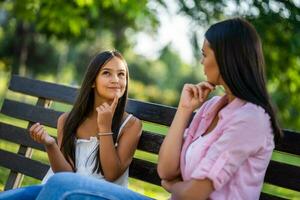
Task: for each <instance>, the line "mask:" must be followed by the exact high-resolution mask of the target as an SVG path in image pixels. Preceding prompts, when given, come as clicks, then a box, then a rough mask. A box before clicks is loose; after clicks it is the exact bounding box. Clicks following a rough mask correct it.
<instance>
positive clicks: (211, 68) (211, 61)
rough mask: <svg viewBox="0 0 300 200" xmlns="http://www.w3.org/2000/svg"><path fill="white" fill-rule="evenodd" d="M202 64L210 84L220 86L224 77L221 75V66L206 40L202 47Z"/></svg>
mask: <svg viewBox="0 0 300 200" xmlns="http://www.w3.org/2000/svg"><path fill="white" fill-rule="evenodd" d="M201 64H202V65H203V66H204V74H205V76H206V79H207V81H208V82H209V83H211V84H213V85H220V84H221V83H222V77H221V75H220V71H219V66H218V64H217V60H216V57H215V53H214V51H213V50H212V49H211V48H210V46H209V43H208V41H207V40H206V39H205V40H204V43H203V47H202V60H201Z"/></svg>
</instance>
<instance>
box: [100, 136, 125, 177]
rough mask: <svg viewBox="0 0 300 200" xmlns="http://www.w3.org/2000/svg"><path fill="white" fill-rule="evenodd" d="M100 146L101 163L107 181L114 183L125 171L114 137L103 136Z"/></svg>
mask: <svg viewBox="0 0 300 200" xmlns="http://www.w3.org/2000/svg"><path fill="white" fill-rule="evenodd" d="M99 141H100V145H99V151H100V152H99V155H100V162H101V166H102V170H103V173H104V174H103V175H104V177H105V179H106V180H108V181H114V180H116V179H117V178H118V177H119V176H120V175H121V173H122V172H123V171H124V169H123V167H122V164H121V161H120V159H119V156H118V154H117V151H116V148H115V145H114V142H113V138H112V136H101V137H100V139H99Z"/></svg>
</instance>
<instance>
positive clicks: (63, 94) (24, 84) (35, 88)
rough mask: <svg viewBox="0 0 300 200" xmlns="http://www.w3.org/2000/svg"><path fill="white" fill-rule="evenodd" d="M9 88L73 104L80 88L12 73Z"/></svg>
mask: <svg viewBox="0 0 300 200" xmlns="http://www.w3.org/2000/svg"><path fill="white" fill-rule="evenodd" d="M9 89H10V90H12V91H15V92H20V93H23V94H27V95H31V96H36V97H42V98H45V99H51V100H54V101H59V102H63V103H69V104H73V103H74V101H75V98H76V95H77V92H78V88H74V87H70V86H64V85H59V84H56V83H50V82H45V81H39V80H34V79H30V78H26V77H21V76H18V75H12V77H11V80H10V85H9Z"/></svg>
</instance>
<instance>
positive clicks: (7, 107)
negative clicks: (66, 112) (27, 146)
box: [1, 99, 62, 128]
mask: <svg viewBox="0 0 300 200" xmlns="http://www.w3.org/2000/svg"><path fill="white" fill-rule="evenodd" d="M1 113H3V114H5V115H8V116H11V117H15V118H18V119H23V120H26V121H30V122H40V123H41V124H43V125H46V126H50V127H54V128H56V123H57V119H58V117H59V116H60V115H61V114H62V112H58V111H55V110H51V109H47V108H44V107H41V106H33V105H29V104H25V103H21V102H17V101H12V100H9V99H5V100H4V102H3V105H2V109H1Z"/></svg>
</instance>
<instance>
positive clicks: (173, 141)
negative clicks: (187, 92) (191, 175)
mask: <svg viewBox="0 0 300 200" xmlns="http://www.w3.org/2000/svg"><path fill="white" fill-rule="evenodd" d="M191 114H192V112H191V111H187V110H185V109H182V108H178V110H177V112H176V115H175V117H174V120H173V122H172V125H171V127H170V129H169V131H168V134H167V136H166V137H165V139H164V141H163V143H162V145H161V148H160V151H159V157H158V160H159V161H158V174H159V176H160V178H162V179H165V180H170V179H174V178H175V177H177V176H178V174H179V172H180V169H179V166H180V153H181V148H182V143H183V134H184V131H185V128H186V127H187V125H188V122H189V119H190V117H191Z"/></svg>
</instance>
